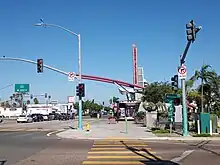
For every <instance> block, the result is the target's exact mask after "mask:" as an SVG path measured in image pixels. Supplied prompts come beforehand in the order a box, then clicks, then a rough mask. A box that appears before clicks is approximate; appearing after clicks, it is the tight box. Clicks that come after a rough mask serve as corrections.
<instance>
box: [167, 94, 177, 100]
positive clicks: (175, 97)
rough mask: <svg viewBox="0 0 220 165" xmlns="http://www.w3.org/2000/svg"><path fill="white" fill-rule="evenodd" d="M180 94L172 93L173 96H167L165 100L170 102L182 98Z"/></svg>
mask: <svg viewBox="0 0 220 165" xmlns="http://www.w3.org/2000/svg"><path fill="white" fill-rule="evenodd" d="M180 97H181V96H180V94H175V93H172V94H166V96H165V98H166V99H168V100H172V99H177V98H180Z"/></svg>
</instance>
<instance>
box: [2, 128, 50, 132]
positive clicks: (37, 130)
mask: <svg viewBox="0 0 220 165" xmlns="http://www.w3.org/2000/svg"><path fill="white" fill-rule="evenodd" d="M48 131H54V130H52V129H41V128H0V132H48Z"/></svg>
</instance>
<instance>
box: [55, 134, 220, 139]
mask: <svg viewBox="0 0 220 165" xmlns="http://www.w3.org/2000/svg"><path fill="white" fill-rule="evenodd" d="M56 135H57V136H58V137H60V138H64V139H88V140H103V139H105V140H106V138H107V137H85V136H79V137H70V136H69V137H68V136H59V135H58V134H56ZM123 138H124V139H126V140H170V141H172V140H174V141H209V140H214V141H220V138H216V137H187V138H184V137H150V138H145V137H141V138H137V137H134V138H132V137H117V136H116V137H114V138H113V139H111V140H118V139H123ZM107 140H108V138H107Z"/></svg>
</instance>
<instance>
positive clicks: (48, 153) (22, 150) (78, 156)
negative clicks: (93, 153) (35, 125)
mask: <svg viewBox="0 0 220 165" xmlns="http://www.w3.org/2000/svg"><path fill="white" fill-rule="evenodd" d="M47 133H48V132H22V131H19V132H11V131H10V132H0V146H1V147H0V165H11V164H13V165H36V164H40V165H56V164H63V165H64V164H65V165H73V164H74V165H79V164H81V162H82V161H83V160H84V159H85V158H86V155H87V152H88V151H89V149H90V148H91V146H92V143H93V142H92V141H87V140H67V139H59V138H57V137H56V136H50V137H47V136H46V134H47Z"/></svg>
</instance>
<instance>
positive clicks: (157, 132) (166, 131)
mask: <svg viewBox="0 0 220 165" xmlns="http://www.w3.org/2000/svg"><path fill="white" fill-rule="evenodd" d="M152 133H155V134H165V133H170V131H169V130H167V129H156V130H153V131H152Z"/></svg>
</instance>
